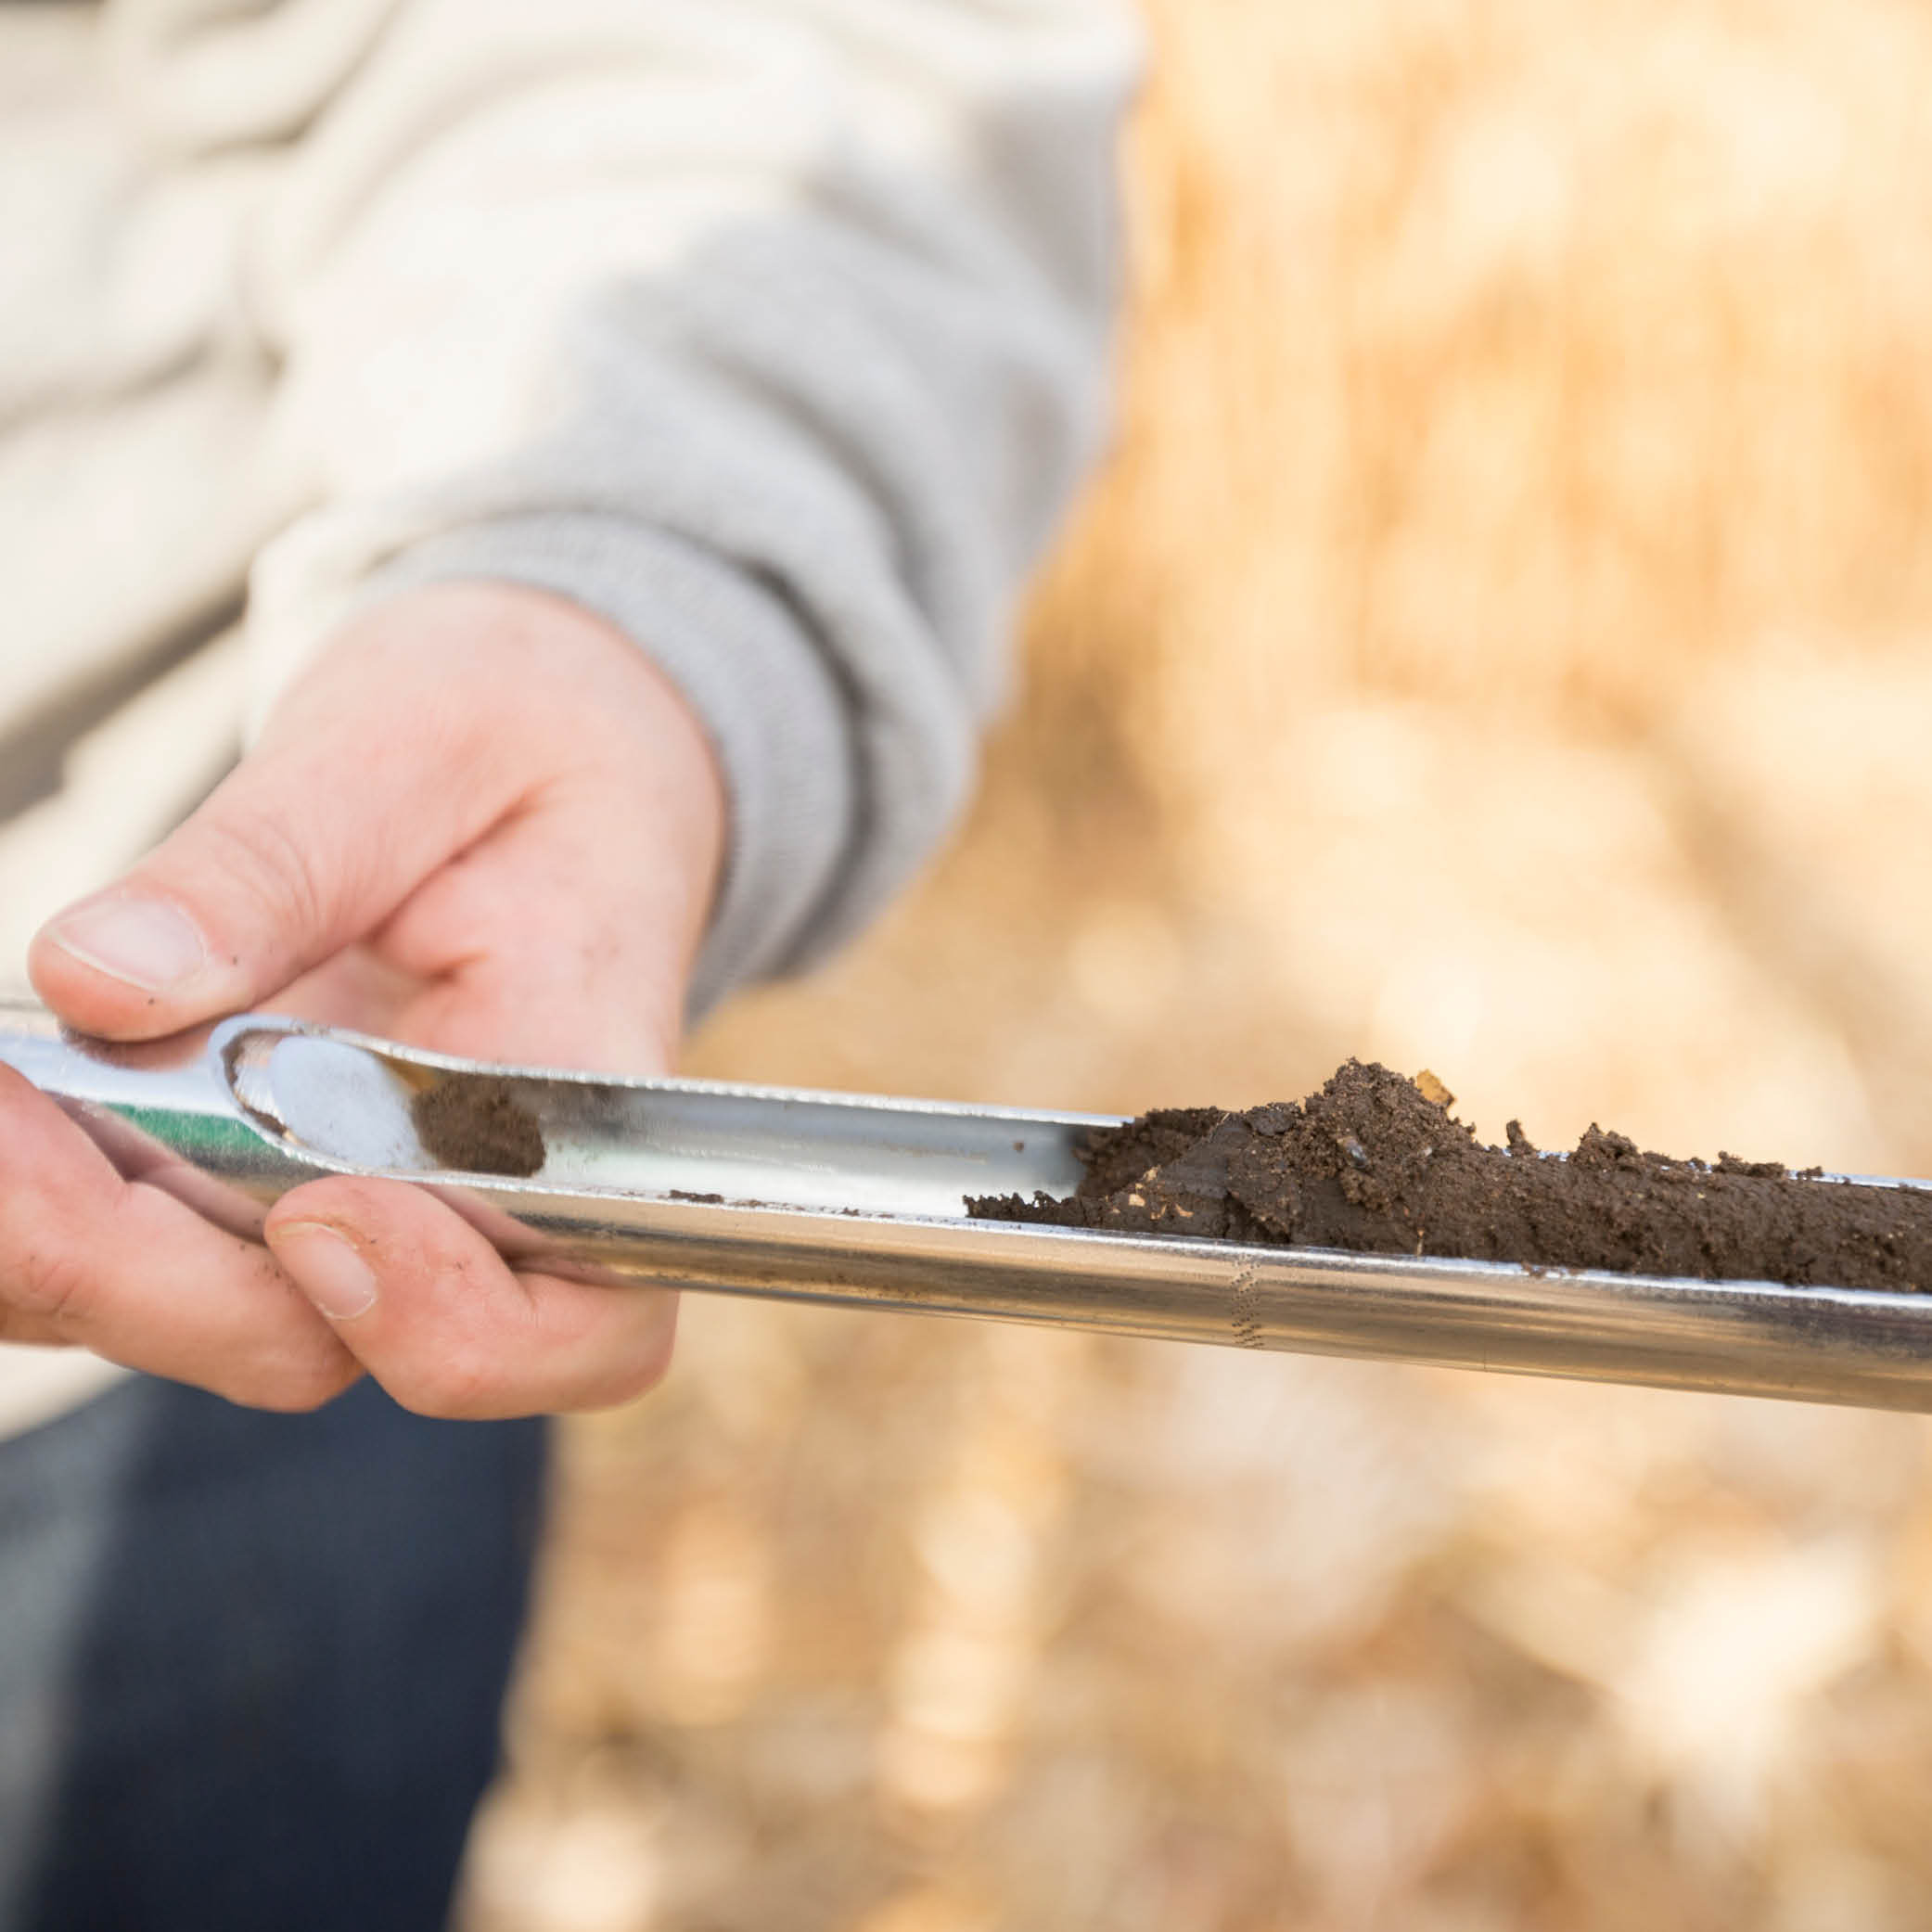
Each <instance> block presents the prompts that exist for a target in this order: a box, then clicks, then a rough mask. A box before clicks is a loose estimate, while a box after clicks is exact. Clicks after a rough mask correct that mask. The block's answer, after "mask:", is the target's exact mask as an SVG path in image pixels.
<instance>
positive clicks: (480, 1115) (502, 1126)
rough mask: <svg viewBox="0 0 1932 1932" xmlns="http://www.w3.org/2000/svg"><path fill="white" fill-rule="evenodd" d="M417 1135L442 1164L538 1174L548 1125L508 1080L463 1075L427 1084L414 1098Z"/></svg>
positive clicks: (474, 1171) (466, 1170) (472, 1169)
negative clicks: (516, 1092)
mask: <svg viewBox="0 0 1932 1932" xmlns="http://www.w3.org/2000/svg"><path fill="white" fill-rule="evenodd" d="M409 1112H410V1118H411V1119H412V1120H414V1121H415V1123H416V1138H417V1139H418V1140H420V1141H421V1142H422V1144H423V1146H424V1148H425V1149H426V1150H427V1151H428V1153H429V1158H431V1159H432V1160H434V1161H435V1162H436V1163H437V1164H438V1165H439V1166H441V1167H445V1168H449V1169H451V1170H452V1171H454V1172H457V1173H463V1174H510V1175H515V1176H518V1177H519V1178H520V1177H522V1176H524V1175H526V1174H533V1173H535V1172H536V1171H537V1170H538V1169H539V1168H540V1167H542V1166H543V1165H544V1130H543V1129H542V1128H541V1127H540V1126H538V1124H537V1121H536V1118H535V1116H534V1115H532V1114H531V1112H530V1110H529V1109H528V1108H527V1107H524V1106H523V1105H522V1103H521V1102H520V1101H518V1098H517V1096H516V1094H515V1093H514V1092H513V1091H512V1090H511V1087H510V1083H509V1081H506V1080H500V1079H498V1078H496V1077H495V1076H494V1075H493V1074H463V1075H460V1076H456V1077H453V1078H451V1079H448V1080H442V1081H438V1082H437V1083H436V1085H435V1086H433V1087H425V1088H424V1089H423V1090H422V1092H421V1093H419V1094H416V1095H414V1096H413V1097H412V1099H411V1100H410V1103H409Z"/></svg>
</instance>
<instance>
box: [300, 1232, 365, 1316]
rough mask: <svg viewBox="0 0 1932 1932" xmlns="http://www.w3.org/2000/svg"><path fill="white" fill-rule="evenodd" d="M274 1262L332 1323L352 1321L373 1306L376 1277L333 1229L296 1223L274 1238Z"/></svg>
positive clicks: (360, 1257)
mask: <svg viewBox="0 0 1932 1932" xmlns="http://www.w3.org/2000/svg"><path fill="white" fill-rule="evenodd" d="M275 1259H276V1260H278V1261H280V1262H281V1264H282V1266H283V1267H285V1268H286V1269H288V1272H289V1273H290V1274H292V1275H294V1277H295V1285H296V1286H297V1287H299V1288H300V1289H301V1291H302V1293H303V1294H304V1295H306V1296H307V1297H308V1298H309V1299H310V1300H311V1301H313V1303H314V1304H315V1306H316V1307H317V1308H318V1309H320V1310H321V1311H322V1312H323V1313H324V1314H325V1315H326V1316H327V1317H328V1318H329V1320H330V1321H331V1322H349V1321H353V1320H354V1318H355V1317H356V1316H357V1315H365V1314H367V1313H368V1311H370V1310H371V1309H372V1308H374V1307H375V1306H376V1276H375V1275H374V1273H371V1271H370V1268H369V1264H368V1263H367V1262H366V1261H365V1260H363V1258H362V1256H361V1255H359V1254H357V1253H356V1251H355V1249H354V1248H353V1247H351V1246H350V1245H349V1243H348V1242H347V1241H345V1240H344V1239H343V1238H342V1236H341V1235H339V1234H337V1233H336V1231H335V1229H333V1228H327V1227H324V1226H323V1225H322V1223H321V1222H316V1221H299V1222H291V1223H290V1224H289V1225H288V1227H285V1228H284V1229H282V1231H281V1232H280V1234H279V1235H276V1237H275Z"/></svg>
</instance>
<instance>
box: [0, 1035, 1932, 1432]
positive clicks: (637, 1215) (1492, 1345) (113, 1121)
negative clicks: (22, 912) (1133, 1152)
mask: <svg viewBox="0 0 1932 1932" xmlns="http://www.w3.org/2000/svg"><path fill="white" fill-rule="evenodd" d="M0 1062H5V1063H6V1065H8V1066H11V1067H13V1068H17V1069H18V1070H19V1072H21V1073H23V1074H25V1075H26V1077H27V1078H28V1079H29V1080H31V1081H33V1082H34V1083H35V1084H36V1085H38V1086H40V1087H41V1088H43V1089H44V1090H45V1091H46V1092H47V1093H49V1094H54V1095H56V1096H58V1098H59V1099H60V1100H61V1101H62V1103H63V1104H64V1105H65V1107H66V1108H67V1110H68V1111H69V1113H70V1114H71V1115H72V1116H73V1118H74V1119H76V1120H78V1121H80V1122H81V1124H82V1125H83V1127H85V1128H86V1129H87V1131H88V1132H90V1133H91V1134H92V1135H93V1137H94V1138H95V1140H96V1142H97V1143H98V1144H99V1145H101V1146H102V1147H103V1148H104V1149H105V1150H106V1151H107V1152H108V1154H109V1157H110V1158H112V1159H113V1160H114V1161H115V1162H116V1164H117V1165H118V1166H119V1167H120V1169H121V1170H122V1172H123V1173H127V1174H136V1173H138V1174H139V1175H140V1176H141V1177H142V1178H143V1179H145V1180H147V1181H148V1182H150V1183H152V1184H156V1185H159V1186H162V1187H165V1188H167V1189H168V1190H169V1191H170V1192H171V1193H173V1194H175V1195H177V1196H180V1197H181V1198H183V1199H184V1200H186V1201H187V1202H189V1203H190V1204H191V1205H192V1206H194V1207H195V1208H196V1209H198V1211H199V1212H201V1213H202V1214H204V1215H206V1216H207V1217H208V1218H209V1219H211V1220H212V1221H215V1222H220V1223H221V1224H223V1225H224V1226H227V1227H229V1228H232V1229H234V1230H236V1231H237V1232H239V1233H243V1234H259V1232H260V1228H261V1222H262V1214H263V1212H264V1210H265V1209H266V1208H267V1207H268V1206H269V1204H270V1203H272V1202H273V1201H274V1200H275V1198H276V1197H277V1196H280V1195H281V1194H283V1193H284V1192H286V1191H287V1190H288V1188H290V1187H293V1186H296V1185H298V1184H301V1183H302V1182H304V1181H308V1180H313V1179H314V1178H316V1177H317V1176H319V1175H321V1174H325V1173H365V1174H381V1175H392V1176H395V1177H398V1178H401V1179H403V1180H408V1181H413V1182H415V1183H416V1184H420V1185H423V1186H426V1187H429V1188H430V1189H432V1190H433V1191H434V1192H435V1193H437V1194H438V1195H439V1196H442V1197H443V1198H444V1199H446V1200H448V1201H449V1202H451V1203H452V1204H453V1205H454V1207H456V1208H457V1209H459V1210H460V1211H461V1212H462V1213H464V1214H465V1215H466V1216H467V1218H468V1219H469V1220H470V1221H471V1222H473V1223H474V1224H475V1225H477V1226H478V1227H480V1228H481V1229H482V1230H483V1231H484V1232H485V1233H486V1234H487V1235H489V1236H490V1238H491V1239H492V1240H493V1242H494V1243H495V1245H496V1247H498V1249H499V1250H500V1251H501V1252H502V1253H503V1254H504V1255H505V1256H506V1257H507V1258H508V1259H509V1260H512V1261H513V1262H514V1263H515V1264H517V1265H518V1266H519V1267H541V1268H543V1269H544V1270H546V1271H548V1272H550V1273H560V1274H568V1275H572V1276H576V1277H578V1278H581V1279H585V1280H593V1281H597V1282H606V1283H608V1284H610V1285H611V1286H613V1287H623V1286H638V1285H641V1286H655V1287H679V1288H697V1289H703V1290H709V1291H713V1292H720V1293H725V1294H736V1295H751V1296H760V1297H765V1298H768V1299H779V1300H803V1301H821V1302H834V1303H841V1304H846V1305H851V1306H861V1307H873V1308H889V1309H898V1310H902V1311H913V1312H918V1313H926V1314H953V1315H982V1316H987V1317H991V1318H992V1319H995V1320H1003V1321H1024V1322H1042V1323H1046V1324H1052V1325H1056V1326H1060V1327H1076V1328H1094V1329H1105V1330H1110V1331H1112V1332H1114V1333H1117V1334H1123V1335H1139V1336H1154V1337H1162V1338H1164V1339H1167V1340H1171V1341H1195V1342H1220V1343H1223V1344H1228V1345H1231V1346H1234V1347H1236V1348H1246V1349H1286V1350H1301V1351H1305V1352H1311V1353H1317V1354H1327V1355H1350V1356H1360V1357H1364V1358H1372V1359H1380V1360H1386V1361H1397V1362H1423V1363H1441V1364H1446V1365H1451V1366H1455V1367H1464V1368H1491V1369H1503V1370H1509V1371H1513V1372H1516V1373H1518V1374H1529V1375H1568V1376H1574V1377H1580V1378H1581V1379H1584V1380H1589V1381H1602V1382H1635V1383H1649V1384H1654V1385H1657V1386H1659V1387H1665V1388H1701V1389H1716V1390H1723V1391H1727V1392H1730V1393H1734V1394H1741V1395H1772V1396H1785V1397H1791V1398H1797V1399H1801V1400H1804V1401H1824V1402H1847V1403H1854V1404H1860V1405H1863V1406H1868V1407H1873V1408H1888V1409H1913V1410H1926V1411H1932V1295H1925V1296H1919V1295H1888V1294H1872V1293H1865V1292H1857V1291H1852V1290H1847V1289H1839V1288H1816V1287H1784V1286H1775V1285H1771V1284H1765V1283H1758V1282H1707V1281H1693V1280H1666V1279H1656V1278H1650V1277H1645V1276H1641V1275H1631V1274H1612V1273H1566V1272H1562V1271H1555V1270H1544V1271H1537V1272H1532V1271H1529V1270H1528V1269H1524V1268H1518V1267H1514V1266H1508V1265H1503V1264H1498V1263H1493V1262H1487V1261H1460V1260H1434V1259H1424V1258H1414V1259H1412V1258H1408V1257H1391V1256H1384V1255H1354V1254H1344V1253H1340V1252H1337V1251H1335V1250H1332V1249H1325V1248H1284V1247H1242V1246H1238V1245H1235V1244H1233V1243H1228V1242H1221V1241H1177V1240H1166V1239H1142V1238H1133V1237H1127V1236H1122V1235H1111V1234H1095V1233H1090V1232H1087V1231H1084V1230H1071V1229H1064V1228H1051V1227H1031V1226H1017V1225H1013V1224H1009V1223H1003V1222H977V1221H969V1220H967V1218H966V1210H965V1206H964V1200H965V1197H966V1196H967V1195H988V1194H1009V1193H1017V1194H1023V1195H1030V1194H1031V1193H1032V1192H1033V1191H1034V1190H1035V1189H1043V1190H1045V1191H1047V1192H1049V1193H1054V1194H1067V1193H1070V1192H1071V1191H1072V1189H1073V1187H1074V1185H1075V1184H1077V1182H1078V1181H1079V1179H1080V1176H1081V1164H1080V1160H1079V1158H1078V1155H1077V1152H1076V1149H1077V1147H1078V1145H1079V1143H1080V1140H1081V1135H1082V1134H1083V1133H1084V1132H1087V1131H1088V1130H1089V1129H1091V1128H1093V1127H1095V1126H1099V1125H1107V1124H1111V1122H1110V1120H1108V1119H1107V1118H1106V1117H1102V1116H1097V1115H1091V1114H1053V1113H1036V1112H1027V1111H1013V1110H1007V1109H1002V1108H996V1107H950V1106H943V1105H940V1104H938V1103H935V1102H928V1101H919V1100H898V1099H881V1098H868V1097H863V1096H855V1095H847V1094H815V1093H804V1092H798V1091H793V1090H787V1089H782V1088H763V1087H745V1086H732V1085H724V1084H720V1083H717V1082H713V1081H678V1080H656V1081H646V1080H609V1079H600V1078H597V1077H595V1076H589V1075H583V1074H574V1073H556V1072H543V1071H525V1070H519V1069H512V1068H492V1067H482V1066H479V1065H477V1064H476V1063H474V1062H470V1061H465V1060H455V1059H451V1058H448V1057H446V1056H441V1055H437V1054H429V1053H420V1052H417V1051H416V1050H414V1049H411V1048H405V1047H400V1046H396V1045H393V1044H391V1043H387V1042H384V1041H379V1040H373V1039H369V1038H366V1037H365V1036H364V1035H361V1034H357V1033H350V1032H344V1031H339V1030H327V1029H323V1028H316V1027H310V1026H305V1025H301V1024H299V1023H297V1022H295V1021H292V1020H286V1019H280V1018H275V1017H266V1016H259V1015H257V1016H246V1017H241V1018H237V1019H231V1020H228V1021H225V1022H224V1023H223V1024H222V1025H220V1026H219V1027H216V1028H215V1029H214V1030H212V1031H211V1032H209V1033H202V1034H197V1035H193V1036H183V1037H182V1038H180V1039H178V1040H174V1041H170V1042H164V1043H160V1044H158V1045H151V1046H139V1047H116V1046H109V1045H105V1044H103V1043H99V1042H96V1041H86V1040H81V1039H77V1038H74V1037H72V1036H70V1035H68V1034H65V1033H63V1032H62V1030H60V1028H59V1026H58V1023H56V1022H55V1021H54V1020H53V1018H52V1017H51V1016H49V1015H48V1014H47V1013H46V1012H45V1011H44V1010H43V1009H42V1008H40V1007H37V1006H34V1005H32V1004H9V1003H5V1002H0ZM463 1083H468V1086H467V1090H466V1088H465V1086H464V1085H463ZM430 1094H433V1095H438V1096H440V1097H441V1099H445V1100H449V1099H454V1100H455V1101H457V1102H469V1101H474V1102H475V1103H477V1105H478V1107H479V1108H480V1109H481V1110H482V1111H485V1112H487V1111H489V1110H492V1109H493V1110H495V1111H496V1112H497V1113H499V1114H502V1115H505V1117H507V1118H509V1119H511V1120H516V1121H518V1122H522V1123H524V1125H525V1126H526V1128H527V1127H528V1125H529V1124H530V1123H534V1126H535V1129H536V1130H537V1132H540V1133H541V1136H542V1139H541V1145H540V1146H539V1145H537V1143H536V1142H535V1139H534V1137H532V1138H531V1146H532V1147H533V1148H534V1149H535V1151H534V1152H533V1154H532V1155H531V1161H530V1162H528V1163H524V1164H531V1165H535V1163H536V1162H538V1161H540V1162H541V1164H540V1165H535V1171H533V1172H531V1173H530V1174H529V1175H528V1176H518V1175H505V1174H502V1173H493V1174H477V1173H467V1172H457V1171H453V1170H452V1169H451V1168H450V1167H449V1166H447V1165H446V1164H441V1163H439V1161H438V1160H437V1159H436V1158H434V1157H433V1156H432V1154H431V1153H430V1151H429V1148H428V1147H426V1145H425V1144H424V1139H423V1135H422V1133H421V1132H419V1130H418V1124H417V1123H418V1120H421V1119H423V1118H425V1114H424V1109H423V1107H422V1104H421V1103H422V1100H423V1097H424V1096H425V1095H430ZM1897 1185H1900V1186H1908V1185H1913V1183H1906V1182H1900V1183H1897Z"/></svg>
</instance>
